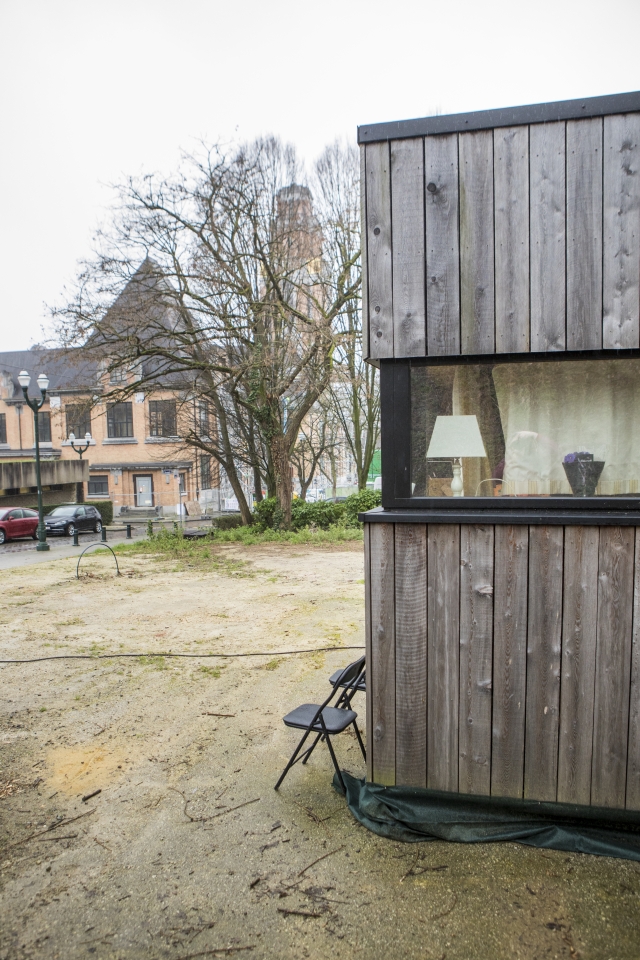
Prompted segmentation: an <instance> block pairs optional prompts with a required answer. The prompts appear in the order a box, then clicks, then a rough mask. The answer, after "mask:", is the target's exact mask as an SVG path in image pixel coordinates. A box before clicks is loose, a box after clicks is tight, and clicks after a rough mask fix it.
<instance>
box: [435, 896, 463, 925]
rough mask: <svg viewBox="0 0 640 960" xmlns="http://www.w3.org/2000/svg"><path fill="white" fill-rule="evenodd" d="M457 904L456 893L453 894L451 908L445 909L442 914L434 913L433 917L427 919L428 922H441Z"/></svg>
mask: <svg viewBox="0 0 640 960" xmlns="http://www.w3.org/2000/svg"><path fill="white" fill-rule="evenodd" d="M457 902H458V894H457V893H454V895H453V903H452V904H451V906H450V907H447V909H446V910H443V911H442V913H436V914H435V916H433V917H429V919H430V920H441V919H442V917H448V916H449V914H450V913H451V911H452V910H453V909H454V908H455V906H456V904H457Z"/></svg>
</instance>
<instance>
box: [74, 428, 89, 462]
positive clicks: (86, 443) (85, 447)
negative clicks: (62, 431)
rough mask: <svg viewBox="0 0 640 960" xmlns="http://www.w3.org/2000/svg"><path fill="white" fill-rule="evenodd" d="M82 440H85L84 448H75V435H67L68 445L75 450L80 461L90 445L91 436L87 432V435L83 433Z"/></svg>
mask: <svg viewBox="0 0 640 960" xmlns="http://www.w3.org/2000/svg"><path fill="white" fill-rule="evenodd" d="M84 439H85V444H84V447H81V446H79V445H78V446H77V447H76V435H75V433H70V434H69V443H70V444H71V446H72V448H73V449H74V450H75V452H76V453H77V454H78V455H79V457H80V459H81V460H82V454H83V453H86V451H87V450H88V449H89V445H90V444H91V434H90V433H89V432H88V431H87V433H85V435H84Z"/></svg>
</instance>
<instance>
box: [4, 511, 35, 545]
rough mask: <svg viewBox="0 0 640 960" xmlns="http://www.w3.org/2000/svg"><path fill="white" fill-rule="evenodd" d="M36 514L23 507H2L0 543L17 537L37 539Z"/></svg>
mask: <svg viewBox="0 0 640 960" xmlns="http://www.w3.org/2000/svg"><path fill="white" fill-rule="evenodd" d="M37 526H38V514H37V513H36V511H35V510H26V509H25V508H24V507H4V509H2V510H0V543H5V542H6V541H7V540H16V539H17V538H18V537H33V539H34V540H36V539H37V534H36V527H37Z"/></svg>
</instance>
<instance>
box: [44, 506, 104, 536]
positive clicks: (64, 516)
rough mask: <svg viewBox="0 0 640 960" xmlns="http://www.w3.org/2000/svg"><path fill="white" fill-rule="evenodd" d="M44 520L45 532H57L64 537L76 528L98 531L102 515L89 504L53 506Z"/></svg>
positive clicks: (71, 534) (78, 529) (72, 533)
mask: <svg viewBox="0 0 640 960" xmlns="http://www.w3.org/2000/svg"><path fill="white" fill-rule="evenodd" d="M44 522H45V524H46V527H47V533H51V534H53V533H59V534H61V535H62V536H66V537H72V536H73V535H74V533H75V532H76V530H77V531H78V532H80V531H82V530H93V531H94V533H100V531H101V530H102V517H101V516H100V513H99V511H98V510H96V508H95V507H92V506H91V505H90V504H83V505H82V506H80V505H78V506H75V505H73V504H70V505H69V506H66V507H55V508H54V509H53V510H52V511H51V513H49V514H47V516H46V517H45V518H44Z"/></svg>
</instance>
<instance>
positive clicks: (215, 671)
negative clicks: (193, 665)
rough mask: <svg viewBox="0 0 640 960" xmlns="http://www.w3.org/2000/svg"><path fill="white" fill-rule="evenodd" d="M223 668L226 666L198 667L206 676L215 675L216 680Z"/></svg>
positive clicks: (199, 671)
mask: <svg viewBox="0 0 640 960" xmlns="http://www.w3.org/2000/svg"><path fill="white" fill-rule="evenodd" d="M223 670H224V667H198V673H204V675H205V676H206V677H215V678H216V680H217V679H218V677H219V676H220V674H221V672H222V671H223Z"/></svg>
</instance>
